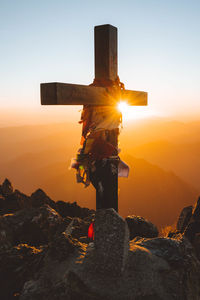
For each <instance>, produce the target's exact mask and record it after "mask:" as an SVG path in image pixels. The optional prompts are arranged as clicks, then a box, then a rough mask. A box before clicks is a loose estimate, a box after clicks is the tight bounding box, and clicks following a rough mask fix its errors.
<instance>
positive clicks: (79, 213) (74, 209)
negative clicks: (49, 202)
mask: <svg viewBox="0 0 200 300" xmlns="http://www.w3.org/2000/svg"><path fill="white" fill-rule="evenodd" d="M55 209H56V210H57V211H58V213H59V214H60V215H61V216H62V217H63V218H64V217H67V216H68V217H72V218H74V217H78V218H87V217H90V216H91V214H94V213H95V211H94V210H91V209H88V208H85V207H80V206H79V205H77V203H76V202H73V203H69V202H64V201H57V202H56V208H55Z"/></svg>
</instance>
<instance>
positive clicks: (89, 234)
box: [88, 222, 94, 240]
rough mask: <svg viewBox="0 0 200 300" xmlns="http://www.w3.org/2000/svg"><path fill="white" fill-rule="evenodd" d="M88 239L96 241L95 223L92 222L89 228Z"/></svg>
mask: <svg viewBox="0 0 200 300" xmlns="http://www.w3.org/2000/svg"><path fill="white" fill-rule="evenodd" d="M88 237H89V238H90V239H93V240H94V222H92V223H91V224H90V226H89V228H88Z"/></svg>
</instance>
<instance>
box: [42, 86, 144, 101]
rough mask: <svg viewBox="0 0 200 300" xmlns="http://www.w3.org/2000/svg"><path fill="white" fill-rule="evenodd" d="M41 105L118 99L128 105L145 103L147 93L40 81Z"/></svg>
mask: <svg viewBox="0 0 200 300" xmlns="http://www.w3.org/2000/svg"><path fill="white" fill-rule="evenodd" d="M40 90H41V104H42V105H87V104H89V105H115V104H116V103H118V102H119V101H120V100H124V101H126V103H127V104H129V105H147V93H146V92H139V91H130V90H122V91H119V90H117V89H111V88H105V87H96V86H87V85H78V84H68V83H59V82H52V83H42V84H41V85H40Z"/></svg>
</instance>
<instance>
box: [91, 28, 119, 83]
mask: <svg viewBox="0 0 200 300" xmlns="http://www.w3.org/2000/svg"><path fill="white" fill-rule="evenodd" d="M94 40H95V79H100V80H102V79H103V80H107V79H109V80H116V78H117V28H116V27H114V26H112V25H109V24H107V25H101V26H96V27H95V28H94Z"/></svg>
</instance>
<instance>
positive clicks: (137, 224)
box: [125, 215, 158, 240]
mask: <svg viewBox="0 0 200 300" xmlns="http://www.w3.org/2000/svg"><path fill="white" fill-rule="evenodd" d="M125 220H126V222H127V224H128V228H129V231H130V240H132V239H133V238H135V237H136V236H139V237H146V238H153V237H157V236H158V229H157V227H156V226H155V225H154V224H153V223H151V222H150V221H148V220H146V219H145V218H143V217H139V216H134V215H132V216H128V217H126V219H125Z"/></svg>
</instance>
